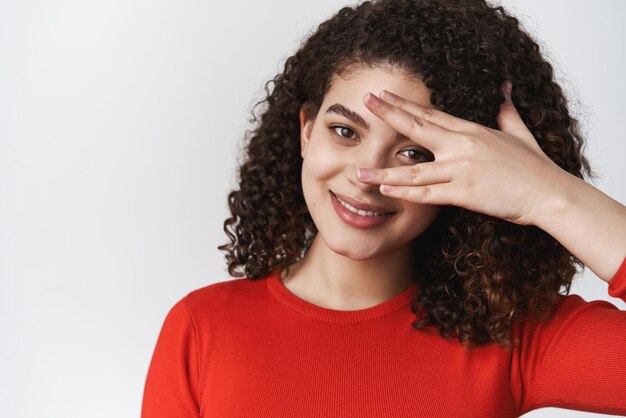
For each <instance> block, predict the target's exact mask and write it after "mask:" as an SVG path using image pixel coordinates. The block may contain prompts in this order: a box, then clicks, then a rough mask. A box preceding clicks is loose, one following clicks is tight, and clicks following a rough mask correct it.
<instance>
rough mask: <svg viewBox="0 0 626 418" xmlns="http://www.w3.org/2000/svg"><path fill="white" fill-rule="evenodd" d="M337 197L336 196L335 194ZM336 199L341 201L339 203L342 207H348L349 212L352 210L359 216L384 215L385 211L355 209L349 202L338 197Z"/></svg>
mask: <svg viewBox="0 0 626 418" xmlns="http://www.w3.org/2000/svg"><path fill="white" fill-rule="evenodd" d="M335 197H337V196H335ZM337 200H338V201H339V203H341V205H342V206H343V207H345V208H346V209H348V210H349V211H350V212H354V213H356V214H357V215H361V216H384V215H386V214H387V213H384V212H373V211H371V210H367V211H366V210H361V209H357V208H355V207H354V206H351V205H350V204H349V203H346V202H344V201H343V200H341V199H339V197H337Z"/></svg>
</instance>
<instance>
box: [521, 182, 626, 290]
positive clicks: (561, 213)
mask: <svg viewBox="0 0 626 418" xmlns="http://www.w3.org/2000/svg"><path fill="white" fill-rule="evenodd" d="M540 201H542V202H544V203H545V204H544V205H540V206H538V208H537V211H536V213H535V214H534V216H533V224H534V225H535V226H537V227H539V228H541V229H543V230H544V231H546V232H547V233H549V234H550V235H552V236H553V237H554V238H555V239H556V240H557V241H559V242H560V243H561V244H562V245H563V246H564V247H565V248H567V249H568V250H569V251H570V252H571V253H572V254H573V255H574V256H576V258H578V259H579V260H580V261H582V262H583V263H584V264H585V266H587V267H589V268H590V269H591V271H593V272H594V273H595V274H596V275H597V276H598V277H599V278H601V279H602V280H604V281H606V282H609V281H610V280H611V278H612V277H613V276H614V275H615V273H616V272H617V269H618V267H619V266H620V263H621V262H622V260H623V259H624V256H626V206H624V205H622V204H621V203H619V202H617V201H616V200H614V199H612V198H610V197H609V196H607V195H606V194H604V193H603V192H602V191H600V190H599V189H597V188H595V187H594V186H592V185H591V184H589V183H587V182H585V181H584V180H581V179H579V178H578V177H576V176H574V175H572V174H570V173H568V172H566V171H564V170H561V174H560V175H555V176H554V178H553V180H552V181H551V182H550V184H549V185H548V187H546V192H545V198H544V199H540Z"/></svg>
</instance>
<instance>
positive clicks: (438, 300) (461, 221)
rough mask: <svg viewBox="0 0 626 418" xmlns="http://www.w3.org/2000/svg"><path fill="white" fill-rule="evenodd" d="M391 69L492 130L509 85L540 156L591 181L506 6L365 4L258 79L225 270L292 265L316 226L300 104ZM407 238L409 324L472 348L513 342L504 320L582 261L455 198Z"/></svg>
mask: <svg viewBox="0 0 626 418" xmlns="http://www.w3.org/2000/svg"><path fill="white" fill-rule="evenodd" d="M389 64H391V65H393V66H394V67H396V68H399V69H402V70H405V71H406V72H408V73H409V74H412V75H415V76H417V77H419V78H420V79H421V80H422V81H423V83H424V84H425V85H426V86H427V87H428V88H429V89H430V91H431V103H432V105H433V106H434V107H436V108H438V109H440V110H443V111H444V112H447V113H449V114H452V115H454V116H457V117H460V118H463V119H466V120H469V121H473V122H476V123H479V124H482V125H485V126H487V127H490V128H497V123H496V117H497V115H498V113H499V110H500V105H501V104H502V103H503V102H504V96H503V94H502V92H501V90H500V87H501V85H502V83H503V82H504V81H505V80H511V81H512V82H513V86H514V87H513V93H512V100H513V102H514V103H515V105H516V108H517V110H518V112H519V114H520V116H521V117H522V119H523V121H524V122H525V124H526V125H527V126H528V128H529V129H530V131H531V132H532V134H533V135H534V137H535V138H536V140H537V142H538V144H539V145H540V147H541V149H542V150H543V151H544V152H545V154H546V155H548V156H549V157H550V158H551V159H552V160H553V161H554V162H555V163H556V164H558V165H559V166H560V167H561V168H563V169H564V170H566V171H567V172H569V173H571V174H573V175H575V176H577V177H579V178H583V174H586V175H587V177H591V178H593V177H595V174H594V173H593V170H592V168H591V167H590V164H589V162H588V160H587V159H586V157H585V156H584V154H583V148H584V146H585V143H584V139H583V137H582V135H581V134H580V131H579V125H578V121H577V120H576V119H575V118H574V117H572V116H571V115H570V112H569V111H568V106H567V100H566V98H565V96H564V93H563V91H562V89H561V88H560V87H559V85H558V84H557V83H556V81H555V79H554V73H553V68H552V66H551V64H550V63H549V62H548V61H547V60H546V59H545V58H544V57H543V56H542V54H541V52H540V48H539V46H538V44H537V43H536V42H535V41H534V40H533V39H532V38H531V37H530V36H529V35H528V34H527V33H526V32H525V31H524V30H523V29H522V28H521V25H520V24H519V21H518V20H517V19H516V18H515V17H513V16H511V15H509V14H508V13H507V12H506V11H505V10H504V8H503V7H501V6H498V7H496V6H493V5H490V4H489V3H487V2H486V0H380V1H377V0H374V1H365V2H362V3H360V4H358V5H355V6H353V7H344V8H342V9H341V10H339V11H338V12H337V13H336V14H334V15H333V16H332V17H330V18H329V19H328V20H326V21H325V22H323V23H321V24H320V25H319V26H318V27H317V29H316V30H315V31H314V32H313V33H312V34H310V35H309V36H308V37H307V39H306V40H305V41H304V42H303V43H302V45H301V46H300V48H299V49H298V50H297V52H295V54H293V55H292V56H290V57H289V58H288V59H287V60H286V61H285V64H284V70H283V72H282V73H279V74H278V75H276V76H275V77H274V78H273V80H269V81H267V83H265V86H264V89H265V93H266V97H265V99H263V100H262V101H259V102H257V103H256V105H255V106H254V107H253V109H252V117H251V119H250V123H252V124H254V126H255V128H254V129H253V130H247V131H246V133H245V135H244V141H245V146H244V147H242V149H243V151H244V153H245V157H244V161H243V163H240V165H239V190H234V191H232V192H230V193H229V195H228V205H229V209H230V212H231V214H232V216H231V217H230V218H228V219H227V220H226V221H225V222H224V231H225V233H226V235H227V236H228V237H229V239H230V241H231V242H230V243H229V244H225V245H221V246H219V247H218V249H219V250H222V251H225V252H226V255H225V257H226V260H227V264H228V271H229V273H230V275H231V276H235V277H241V276H246V277H248V278H249V279H251V280H256V279H259V278H262V277H265V276H267V275H268V274H270V273H272V272H273V271H274V270H276V269H280V270H282V269H287V270H288V269H289V266H290V265H291V264H293V263H295V262H296V261H298V260H299V259H300V258H301V257H303V255H304V254H305V253H306V251H307V250H308V248H309V247H310V245H311V243H312V241H313V238H314V237H315V235H316V233H317V228H316V226H315V224H314V223H313V220H312V218H311V216H310V214H309V211H308V209H307V206H306V203H305V200H304V196H303V191H302V186H301V169H302V157H301V155H300V122H299V110H300V108H301V106H302V105H303V104H305V103H308V104H311V105H313V106H312V108H313V109H314V112H317V111H319V107H320V106H321V103H322V101H323V98H324V95H325V94H326V92H327V91H328V90H329V88H330V86H331V83H332V81H333V78H334V77H335V76H337V75H341V74H342V73H345V72H348V71H350V69H351V68H352V67H354V66H370V67H375V66H381V65H389ZM271 83H273V89H270V84H271ZM259 105H264V107H263V108H262V113H261V114H260V117H259V116H257V115H256V114H255V109H256V107H257V106H259ZM313 116H314V115H313ZM411 245H412V246H413V251H414V252H413V254H414V257H413V258H412V260H413V261H414V263H415V265H414V267H415V269H414V271H415V272H416V273H415V274H416V277H415V281H416V282H417V285H418V288H419V292H418V294H417V295H416V297H415V299H414V300H413V301H412V303H411V311H412V312H413V313H415V314H416V320H415V321H414V322H413V323H412V326H413V327H414V328H416V329H420V330H424V329H425V328H427V327H430V326H435V327H437V328H438V330H439V334H440V335H441V336H443V337H446V338H452V337H454V338H458V340H459V341H460V342H461V343H463V345H464V347H465V348H467V349H471V348H473V347H474V346H477V345H482V344H485V343H488V342H491V341H494V342H495V343H497V344H498V345H506V346H510V345H511V344H513V345H515V343H512V341H511V339H512V326H513V321H520V320H523V318H524V317H525V315H526V314H527V313H528V312H531V313H532V314H533V315H535V317H537V318H539V319H546V318H548V316H549V314H550V312H551V308H552V307H553V306H554V304H555V303H556V302H557V300H558V295H559V292H560V289H561V287H564V288H565V292H566V294H568V293H569V291H570V285H571V282H572V278H573V276H574V275H575V274H576V272H577V270H578V268H580V269H584V264H583V263H582V262H581V261H580V260H578V259H577V258H576V257H575V256H573V255H572V254H571V253H570V252H569V251H568V250H567V249H566V248H565V247H563V246H562V245H561V244H560V243H559V242H558V241H557V240H555V239H554V238H553V237H552V236H550V235H549V234H548V233H546V232H545V231H543V230H541V229H540V228H538V227H536V226H532V225H518V224H514V223H511V222H507V221H504V220H502V219H499V218H495V217H491V216H487V215H484V214H481V213H476V212H472V211H469V210H466V209H464V208H460V207H454V206H443V207H442V210H441V212H440V214H439V216H438V217H437V218H436V219H435V221H434V222H433V224H432V225H431V226H430V227H429V228H428V229H427V230H426V231H425V232H423V233H422V234H420V235H419V236H418V237H416V238H415V239H414V240H413V241H412V243H411ZM420 319H421V320H420ZM516 342H517V341H516Z"/></svg>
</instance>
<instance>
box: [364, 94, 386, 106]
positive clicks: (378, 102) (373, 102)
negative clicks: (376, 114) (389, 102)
mask: <svg viewBox="0 0 626 418" xmlns="http://www.w3.org/2000/svg"><path fill="white" fill-rule="evenodd" d="M366 99H367V101H368V102H369V103H370V104H371V105H372V106H374V107H378V106H380V105H381V104H382V103H383V102H382V100H380V99H379V98H378V97H376V96H375V95H373V94H372V93H367V94H366Z"/></svg>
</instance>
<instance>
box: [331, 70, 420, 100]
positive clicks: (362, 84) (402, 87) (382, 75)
mask: <svg viewBox="0 0 626 418" xmlns="http://www.w3.org/2000/svg"><path fill="white" fill-rule="evenodd" d="M382 89H385V90H388V91H390V92H392V93H395V94H397V95H399V96H402V97H404V98H405V99H407V100H410V101H412V102H415V103H418V104H420V105H423V106H430V105H431V103H430V93H431V92H430V90H429V89H428V87H426V85H425V84H424V83H423V82H422V80H421V78H420V77H419V76H418V75H414V74H409V73H407V72H406V71H403V70H401V69H398V68H397V67H392V66H384V67H366V66H357V67H352V68H350V69H348V70H346V71H345V72H343V73H341V74H336V75H334V76H333V77H332V79H331V83H330V88H329V90H328V92H327V93H326V96H325V97H324V102H329V101H331V100H333V101H340V102H349V103H353V104H357V103H362V99H363V96H365V94H367V93H368V92H371V93H373V94H376V95H377V94H378V93H380V91H381V90H382Z"/></svg>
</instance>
